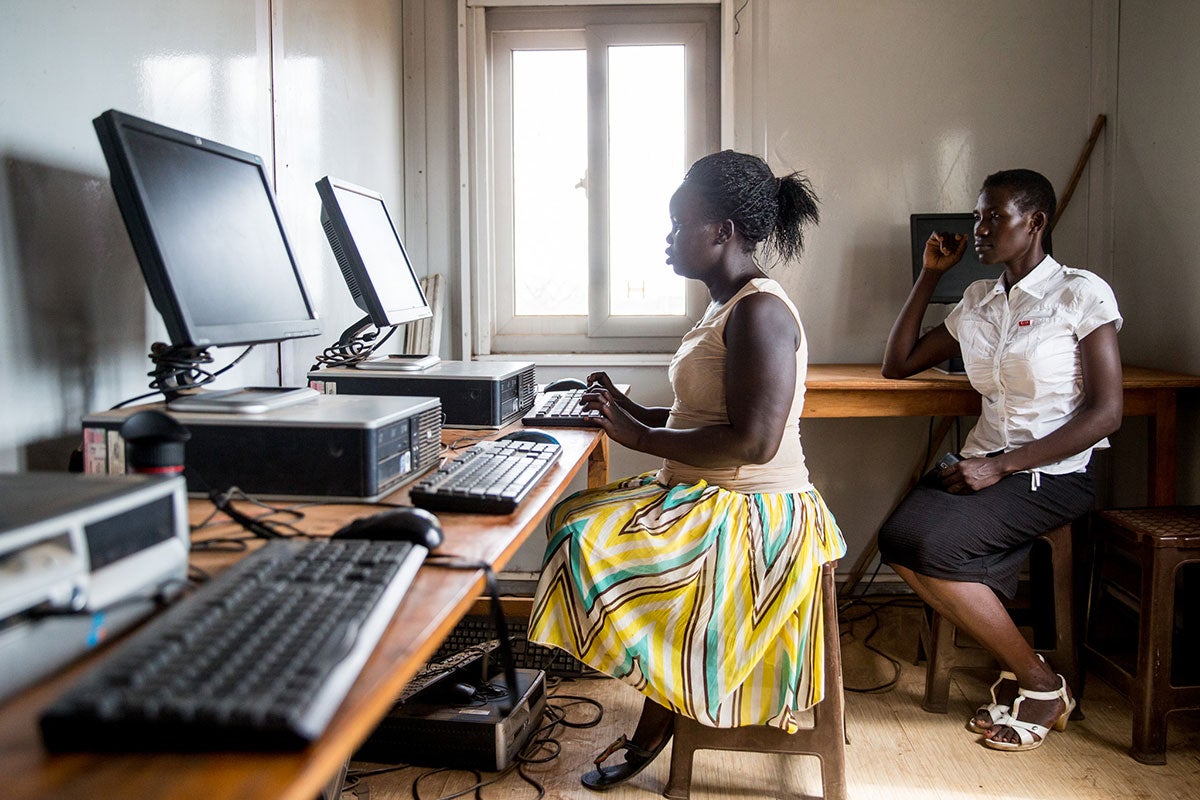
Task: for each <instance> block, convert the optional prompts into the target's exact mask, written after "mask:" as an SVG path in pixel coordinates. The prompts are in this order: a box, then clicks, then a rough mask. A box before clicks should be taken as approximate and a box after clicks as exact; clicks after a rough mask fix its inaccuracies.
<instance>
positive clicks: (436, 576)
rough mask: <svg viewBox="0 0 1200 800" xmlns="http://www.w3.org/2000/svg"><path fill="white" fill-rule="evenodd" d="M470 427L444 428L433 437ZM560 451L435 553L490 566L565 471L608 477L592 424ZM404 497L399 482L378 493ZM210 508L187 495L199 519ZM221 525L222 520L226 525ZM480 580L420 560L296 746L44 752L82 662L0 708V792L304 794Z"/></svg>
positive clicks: (325, 527) (570, 435)
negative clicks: (330, 711)
mask: <svg viewBox="0 0 1200 800" xmlns="http://www.w3.org/2000/svg"><path fill="white" fill-rule="evenodd" d="M480 433H481V432H480V431H443V435H442V440H443V442H449V441H453V440H455V439H458V438H460V437H462V436H465V435H471V436H478V435H480ZM554 435H555V437H556V438H558V440H559V441H560V442H561V443H562V445H563V454H562V457H561V458H560V459H559V461H558V462H557V463H556V464H555V466H554V467H553V468H552V470H551V472H550V473H549V475H548V476H547V477H546V478H545V479H544V480H543V481H542V483H541V484H540V485H539V486H538V487H537V488H536V489H534V491H533V493H532V494H531V495H530V496H529V497H528V498H527V499H526V500H525V501H524V502H523V503H522V504H521V506H520V508H519V509H518V510H517V511H516V512H515V513H513V514H511V515H509V516H497V515H486V514H452V513H439V514H438V517H439V519H440V520H441V522H442V527H443V529H444V531H445V534H446V541H445V543H444V544H443V545H442V546H441V547H440V548H439V549H438V552H439V553H444V554H450V555H457V556H462V557H463V558H465V559H471V560H476V561H480V560H482V561H486V562H488V563H490V564H492V565H493V568H495V569H500V568H501V567H503V565H504V564H505V563H506V562H507V561H508V560H509V558H511V557H512V555H513V553H514V552H515V551H516V549H517V548H518V546H519V545H520V544H521V542H523V541H524V540H525V539H526V538H527V537H528V536H529V535H530V534H531V533H533V532H534V531H535V530H540V523H541V522H542V520H543V519H544V517H545V515H546V514H547V512H548V511H549V510H550V508H551V506H552V505H553V504H554V502H555V501H556V500H557V499H558V498H559V496H560V495H561V494H562V493H563V491H564V490H565V489H566V488H567V486H568V484H569V483H570V481H571V479H572V477H574V476H575V474H577V473H578V472H579V470H580V469H582V468H583V466H584V464H585V463H586V464H587V469H588V473H587V474H588V479H589V484H591V485H598V484H599V483H603V482H604V481H605V480H606V479H607V465H608V462H607V457H608V442H607V437H605V436H604V434H603V433H602V432H601V431H599V429H596V430H585V429H571V428H562V429H556V430H555V432H554ZM387 500H388V501H389V502H406V501H407V492H406V490H404V489H401V490H400V491H398V492H396V493H394V494H392V495H391V496H389V497H388V498H387ZM210 509H211V506H209V505H208V503H207V502H201V501H194V502H193V513H194V516H195V517H196V518H197V519H199V518H201V517H203V516H204V515H206V514H207V513H208V511H209V510H210ZM378 510H379V509H378V508H372V507H369V506H350V507H346V506H327V507H314V508H310V509H307V510H306V515H307V516H306V519H305V520H304V522H303V523H302V526H303V529H304V530H305V531H306V532H311V533H332V532H333V531H334V530H337V529H338V528H340V527H341V526H342V525H344V524H345V523H346V522H347V521H349V520H350V519H353V518H355V517H360V516H364V515H367V514H372V513H375V512H377V511H378ZM230 530H232V526H230V527H228V528H225V529H224V530H223V532H225V533H228V532H230ZM232 560H234V558H233V557H230V556H228V555H224V556H222V555H219V554H215V553H198V554H195V555H194V556H193V559H192V561H193V563H194V564H196V565H197V566H200V567H201V568H204V569H208V570H213V571H218V570H219V569H221V568H222V567H224V566H228V564H229V563H230V562H231V561H232ZM483 589H484V577H483V572H482V571H480V570H473V571H468V570H448V569H437V568H433V567H425V568H422V569H421V571H420V573H419V574H418V576H417V579H416V581H415V583H414V584H413V586H412V589H411V590H410V592H409V595H408V596H407V597H406V598H405V601H404V603H403V605H402V606H401V607H400V610H399V612H398V613H397V614H396V616H395V618H394V619H393V620H392V623H391V625H390V626H389V627H388V629H387V631H386V632H385V634H384V636H383V639H382V640H381V641H380V643H379V645H378V647H377V648H376V650H375V653H374V654H373V655H372V656H371V658H370V659H369V660H368V661H367V663H366V665H365V666H364V668H363V671H362V673H361V675H360V676H359V678H358V680H357V681H356V682H355V684H354V686H353V687H352V688H351V690H350V693H349V694H348V695H347V697H346V699H345V701H344V702H343V703H342V706H341V708H340V709H339V710H338V712H337V714H336V715H335V716H334V718H333V720H332V722H331V723H330V726H329V729H328V730H327V731H326V732H325V735H324V736H322V737H321V739H320V740H319V741H318V742H316V743H315V744H314V745H312V746H311V747H309V748H308V749H307V750H304V751H303V752H299V753H269V754H267V753H198V754H175V753H162V754H116V755H96V754H88V753H84V754H70V755H48V754H47V753H46V752H45V751H44V750H43V749H42V745H41V740H40V738H39V735H38V731H37V719H38V715H39V714H40V712H41V711H42V709H43V708H45V707H46V706H47V705H49V704H50V703H51V702H52V701H53V700H54V699H55V698H57V697H58V695H59V694H60V693H61V692H62V691H64V690H65V689H66V688H67V686H68V685H70V684H71V683H73V682H74V681H75V680H76V679H77V678H78V677H79V676H80V675H81V673H82V672H83V671H84V670H85V669H86V668H87V667H88V666H89V665H90V664H91V663H92V662H93V659H86V660H84V661H83V662H81V663H79V664H77V665H75V666H74V667H73V668H71V669H70V670H68V671H66V672H64V673H62V674H60V675H58V676H55V677H54V678H52V679H50V680H47V681H44V682H42V683H40V684H38V685H37V686H35V687H33V688H31V689H29V690H27V691H25V692H23V693H21V694H19V695H17V696H16V697H14V698H11V699H10V700H9V701H8V702H6V703H4V704H3V705H0V775H3V776H4V777H3V781H4V787H3V790H2V791H0V794H2V795H3V796H4V797H6V798H14V799H15V798H30V799H31V800H32V799H33V798H38V800H44V799H45V798H51V797H52V798H56V800H59V799H60V798H79V800H94V799H95V798H107V797H138V798H197V800H200V799H201V798H203V800H212V799H213V798H222V800H237V799H244V800H263V798H272V799H273V800H275V799H279V800H285V799H287V798H294V799H295V800H313V798H315V797H317V796H318V794H319V793H320V792H321V791H322V789H323V787H325V785H326V784H327V783H328V782H329V781H330V780H331V778H333V777H334V776H335V775H336V774H337V773H338V771H339V770H340V768H341V766H342V764H343V763H344V762H345V761H346V759H347V758H349V757H350V755H351V754H352V753H353V752H354V751H355V749H357V747H358V745H359V744H360V743H361V742H362V741H363V740H364V739H366V737H367V736H368V735H369V734H370V733H371V731H372V730H374V728H375V726H376V725H377V724H378V722H379V720H380V719H382V718H383V716H384V715H385V714H386V713H387V712H388V710H389V709H390V708H391V705H392V702H393V700H394V698H395V697H397V696H398V695H399V693H400V691H401V690H402V689H403V688H404V686H405V685H406V684H407V683H408V681H409V679H410V678H412V676H413V675H414V674H415V673H416V672H417V670H418V669H419V668H420V667H421V666H422V665H423V664H424V663H425V662H426V661H427V660H428V659H429V657H430V656H431V655H432V654H433V653H434V652H435V651H436V649H437V647H438V645H439V644H440V643H441V642H442V640H443V639H445V637H446V635H447V634H448V633H449V632H450V631H451V630H452V629H453V627H454V625H455V624H457V622H458V620H459V619H461V618H462V616H463V615H464V614H465V613H466V611H467V609H468V608H469V607H470V606H471V604H472V602H473V601H474V600H475V598H477V597H478V596H479V595H480V593H481V592H482V591H483Z"/></svg>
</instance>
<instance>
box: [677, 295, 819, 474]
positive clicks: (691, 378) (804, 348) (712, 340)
mask: <svg viewBox="0 0 1200 800" xmlns="http://www.w3.org/2000/svg"><path fill="white" fill-rule="evenodd" d="M756 292H766V293H768V294H773V295H775V296H776V297H778V298H779V299H780V300H782V301H783V302H784V303H786V304H787V307H788V310H789V311H791V312H792V316H793V317H794V318H795V320H796V325H797V326H798V327H799V329H800V347H799V348H798V349H797V350H796V391H795V394H794V396H793V397H792V408H791V410H790V411H789V412H788V421H787V425H786V426H785V427H784V429H783V438H782V440H781V441H780V443H779V450H778V451H777V452H776V453H775V457H774V458H772V459H771V460H770V461H768V462H767V463H765V464H746V465H744V466H740V467H721V468H713V467H707V468H705V467H695V466H692V465H690V464H685V463H683V462H681V461H673V460H671V459H667V460H665V461H664V462H663V465H662V468H661V469H659V471H658V475H657V479H658V481H659V482H660V483H662V484H665V485H667V486H671V485H676V484H693V483H697V482H698V481H700V480H705V481H707V482H708V483H709V484H710V485H714V486H720V487H722V488H724V489H730V490H733V491H737V492H746V493H753V492H805V491H808V490H810V489H812V483H811V482H810V480H809V477H808V468H807V467H806V466H805V464H804V450H803V448H802V447H801V446H800V411H801V410H802V409H803V408H804V379H805V377H806V375H807V373H808V339H807V337H806V336H805V335H804V326H803V325H802V324H801V323H800V315H799V313H798V312H797V311H796V307H795V306H794V305H793V304H792V301H791V300H790V299H788V296H787V293H786V292H784V290H783V287H782V286H780V285H779V283H778V282H777V281H775V280H773V279H771V278H755V279H753V280H751V281H750V282H749V283H747V284H746V285H745V286H743V287H742V288H741V290H739V291H738V293H737V294H735V295H734V296H733V297H731V298H729V300H728V301H727V302H725V303H723V304H722V305H715V304H714V305H712V306H710V307H709V309H708V311H706V312H705V314H704V318H703V319H701V320H700V322H698V323H696V327H694V328H692V330H690V331H689V332H688V333H687V335H685V336H684V337H683V341H682V342H681V343H680V345H679V349H678V350H677V351H676V352H675V356H674V357H673V358H672V359H671V366H670V368H669V370H668V373H667V374H668V377H669V378H670V381H671V388H672V390H673V391H674V393H675V402H674V404H673V405H672V406H671V413H670V416H669V417H668V419H667V427H668V428H674V429H685V428H699V427H704V426H706V425H726V424H728V423H729V416H728V413H727V412H726V409H725V380H724V377H725V324H726V323H727V322H728V321H729V314H730V312H731V311H732V310H733V307H734V306H735V305H737V303H738V302H739V301H741V300H742V298H744V297H747V296H749V295H751V294H754V293H756Z"/></svg>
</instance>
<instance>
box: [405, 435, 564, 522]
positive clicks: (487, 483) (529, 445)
mask: <svg viewBox="0 0 1200 800" xmlns="http://www.w3.org/2000/svg"><path fill="white" fill-rule="evenodd" d="M561 454H562V445H559V444H542V443H540V442H520V441H511V440H505V439H498V440H489V441H482V442H476V443H475V444H473V445H471V446H470V447H469V448H468V449H467V450H466V451H465V452H463V454H462V455H460V456H459V457H458V458H456V459H454V460H453V461H448V462H446V463H445V464H444V465H442V467H441V468H440V469H439V470H437V471H436V472H432V473H430V474H429V475H428V476H426V477H425V478H424V479H422V480H421V481H419V482H418V483H416V484H414V485H413V487H412V489H411V490H410V491H409V499H411V500H412V504H413V505H414V506H420V507H422V508H427V509H430V510H432V511H465V512H478V513H484V514H511V513H512V512H513V511H514V510H516V508H517V506H518V505H519V504H520V502H521V501H522V500H524V499H525V498H526V496H528V494H529V493H530V492H531V491H532V490H533V487H534V486H537V484H538V482H539V481H540V480H541V479H542V477H543V476H544V475H545V474H546V473H547V472H548V471H549V470H550V467H552V466H553V465H554V462H555V461H557V460H558V457H559V456H560V455H561Z"/></svg>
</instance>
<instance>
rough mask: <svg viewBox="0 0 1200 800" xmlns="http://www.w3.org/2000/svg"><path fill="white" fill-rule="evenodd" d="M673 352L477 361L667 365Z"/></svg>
mask: <svg viewBox="0 0 1200 800" xmlns="http://www.w3.org/2000/svg"><path fill="white" fill-rule="evenodd" d="M671 357H672V354H671V353H493V354H490V355H483V356H475V360H476V361H532V362H533V363H535V364H537V365H538V366H542V367H583V366H601V367H666V366H668V365H669V364H670V363H671Z"/></svg>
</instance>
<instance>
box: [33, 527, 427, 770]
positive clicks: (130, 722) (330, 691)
mask: <svg viewBox="0 0 1200 800" xmlns="http://www.w3.org/2000/svg"><path fill="white" fill-rule="evenodd" d="M425 553H426V550H425V548H424V547H421V546H414V545H412V544H410V543H408V542H394V541H388V542H371V541H362V540H356V541H337V542H334V541H329V540H315V541H304V542H302V541H296V540H291V541H272V542H268V543H267V544H266V545H265V546H264V547H263V548H262V549H261V550H259V551H258V552H256V553H253V554H251V555H249V556H247V557H246V558H244V559H242V561H240V562H239V563H238V564H236V565H234V566H233V567H230V568H229V569H228V570H226V571H225V572H224V573H222V574H221V575H219V576H218V577H217V578H216V579H215V580H213V581H211V582H210V583H208V584H207V585H205V586H204V587H202V588H201V589H200V590H199V591H198V592H197V593H196V594H194V595H192V596H190V597H187V598H185V599H183V600H182V601H180V602H179V603H177V604H176V605H175V606H173V607H172V608H170V609H168V610H167V611H166V612H164V613H163V614H162V615H161V616H160V617H158V618H157V619H155V620H153V621H152V622H151V623H150V624H149V625H148V626H147V627H146V628H145V629H143V630H142V631H140V632H138V633H137V634H136V635H135V636H134V637H133V638H132V639H130V640H129V641H128V642H126V643H125V644H123V645H122V646H121V647H120V649H118V650H117V651H115V652H114V653H112V654H111V655H110V656H109V658H107V659H106V660H105V661H103V662H102V663H100V664H99V665H98V666H97V667H96V668H94V669H93V670H92V671H91V672H89V673H87V674H86V675H85V676H84V678H83V679H82V680H81V681H80V682H79V683H78V684H76V685H75V686H74V687H72V688H71V689H70V690H68V691H67V692H66V693H65V694H64V695H63V696H62V697H60V698H59V699H58V701H56V702H55V703H54V704H53V705H52V706H51V707H50V708H49V709H48V710H47V711H46V712H45V713H44V714H43V716H42V719H41V725H42V738H43V740H44V742H45V744H46V747H47V748H48V749H50V750H52V751H74V750H81V751H98V750H239V749H252V750H270V749H285V750H290V749H299V748H302V747H304V746H306V745H307V744H308V743H310V742H311V741H312V740H313V739H315V738H317V737H318V736H319V735H320V734H321V732H322V731H323V730H324V729H325V726H326V725H327V724H328V722H329V720H330V718H331V717H332V716H333V714H334V712H335V711H336V710H337V707H338V705H340V703H341V701H342V699H343V698H344V697H345V694H346V692H347V691H348V690H349V688H350V685H351V684H352V683H353V681H354V679H355V678H356V677H357V676H358V672H359V670H360V669H361V668H362V665H363V664H364V663H365V662H366V660H367V657H368V656H369V655H370V653H371V651H372V650H373V649H374V648H375V645H376V643H377V642H378V640H379V637H380V636H381V635H382V633H383V630H384V629H385V628H386V626H387V623H388V622H389V621H390V620H391V618H392V615H393V614H394V613H395V610H396V608H397V607H398V606H399V604H400V602H401V600H402V599H403V598H404V595H405V594H406V593H407V591H408V587H409V585H410V584H411V583H412V580H413V578H414V577H415V575H416V572H417V570H418V569H419V567H420V565H421V562H422V561H423V560H424V557H425Z"/></svg>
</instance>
